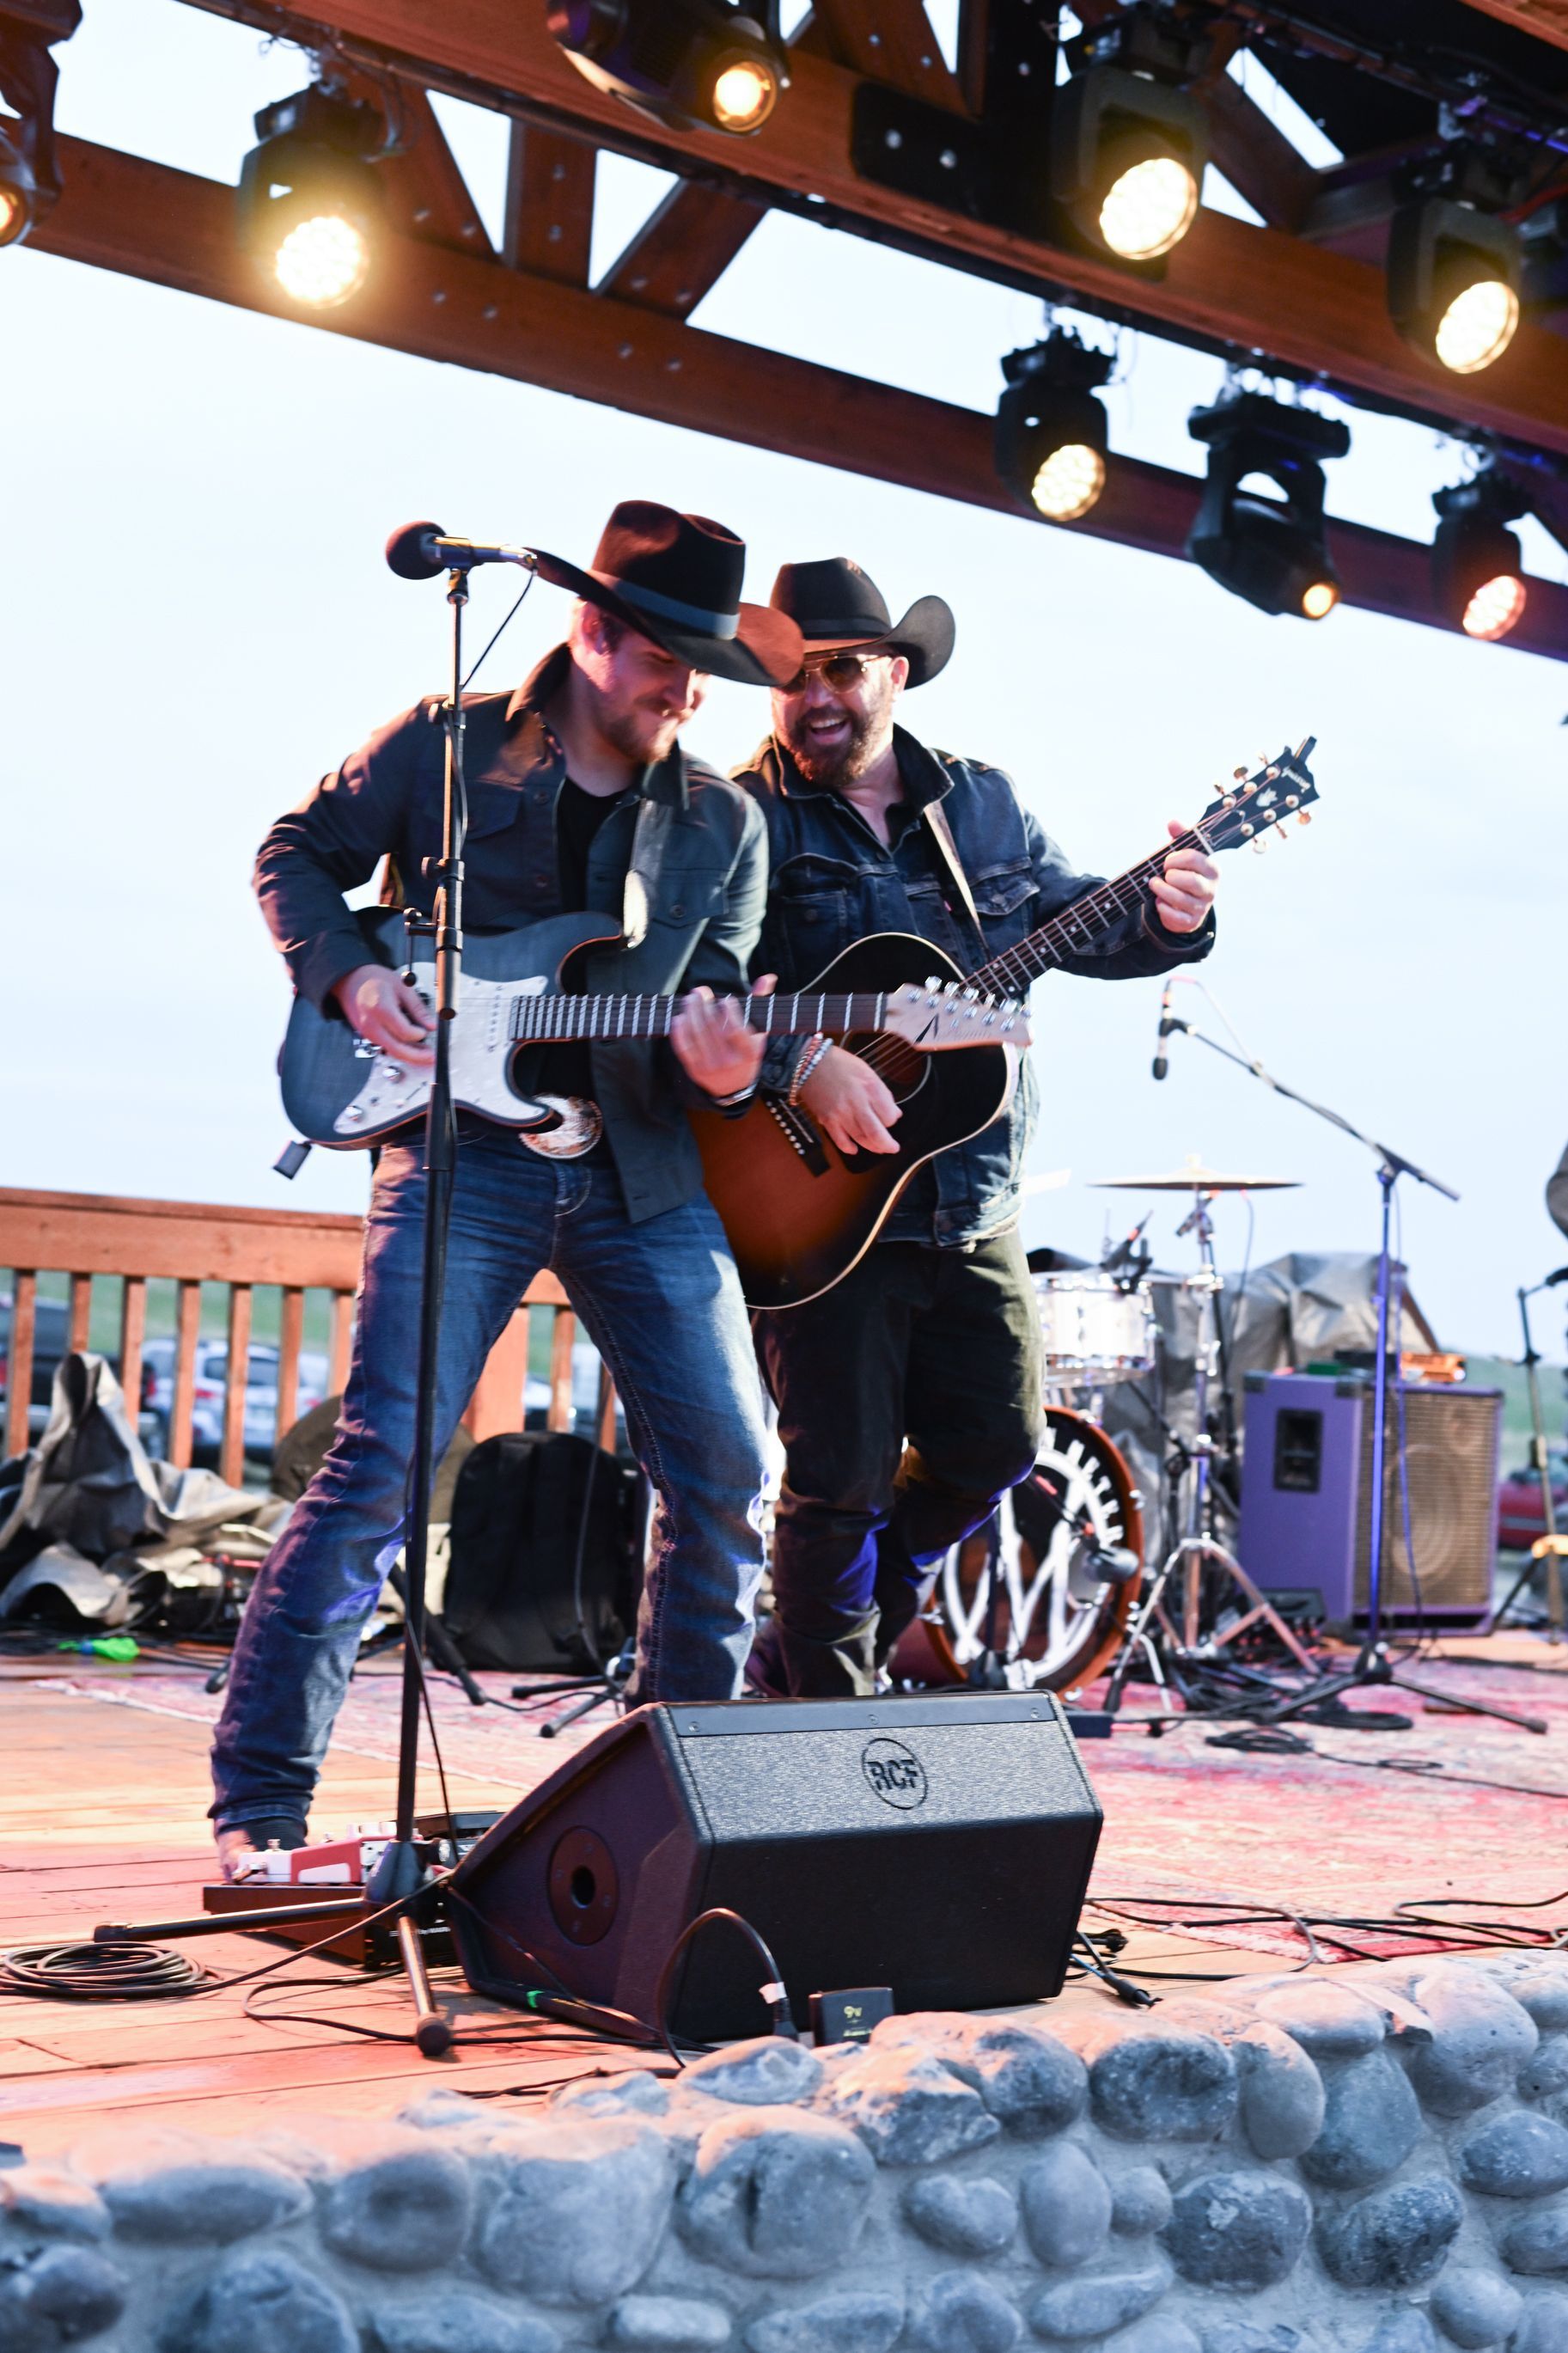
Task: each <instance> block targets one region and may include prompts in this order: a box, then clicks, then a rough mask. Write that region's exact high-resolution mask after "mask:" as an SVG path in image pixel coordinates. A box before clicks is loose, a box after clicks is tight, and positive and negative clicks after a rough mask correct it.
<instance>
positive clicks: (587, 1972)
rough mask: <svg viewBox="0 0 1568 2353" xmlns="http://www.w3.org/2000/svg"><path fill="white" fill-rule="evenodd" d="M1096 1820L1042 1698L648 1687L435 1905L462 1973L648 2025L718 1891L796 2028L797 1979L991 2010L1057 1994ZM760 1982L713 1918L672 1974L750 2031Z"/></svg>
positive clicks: (758, 2019)
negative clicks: (642, 1703)
mask: <svg viewBox="0 0 1568 2353" xmlns="http://www.w3.org/2000/svg"><path fill="white" fill-rule="evenodd" d="M1099 1835H1100V1807H1099V1805H1098V1804H1097V1803H1096V1800H1095V1797H1094V1792H1093V1791H1092V1789H1091V1788H1089V1782H1088V1780H1087V1778H1085V1775H1084V1770H1083V1767H1082V1765H1081V1764H1080V1763H1079V1757H1078V1750H1077V1747H1076V1746H1075V1744H1074V1741H1073V1736H1072V1734H1071V1733H1070V1732H1069V1731H1068V1727H1067V1725H1066V1722H1065V1721H1064V1719H1063V1716H1062V1713H1061V1709H1060V1707H1059V1705H1058V1703H1057V1702H1056V1701H1055V1700H1054V1699H1053V1698H1052V1696H1051V1694H1049V1693H1048V1692H1030V1693H1011V1692H994V1693H993V1692H984V1693H980V1692H974V1693H968V1692H965V1693H952V1694H944V1693H926V1694H920V1695H918V1696H916V1697H913V1698H908V1699H905V1698H899V1699H877V1700H866V1701H861V1700H830V1701H820V1700H766V1701H761V1700H749V1701H737V1702H734V1703H724V1702H717V1701H710V1702H706V1703H704V1704H700V1705H689V1706H683V1707H675V1706H670V1705H666V1704H659V1705H655V1706H651V1707H641V1708H637V1709H636V1710H635V1711H634V1712H633V1713H632V1714H631V1715H628V1716H626V1718H625V1719H624V1721H623V1722H621V1723H620V1724H617V1725H615V1726H614V1727H613V1728H612V1729H611V1730H610V1731H608V1732H605V1733H602V1734H601V1735H600V1736H599V1738H598V1739H597V1740H595V1742H594V1743H593V1745H592V1746H590V1747H588V1748H585V1749H584V1750H583V1751H582V1753H581V1754H580V1755H579V1756H577V1757H574V1758H573V1759H572V1760H571V1761H570V1762H569V1763H568V1764H566V1765H564V1766H563V1767H562V1768H561V1769H560V1771H558V1772H557V1773H555V1774H553V1775H552V1777H551V1778H550V1779H549V1780H548V1781H546V1782H544V1783H543V1784H542V1786H541V1787H540V1788H537V1789H535V1790H533V1791H531V1794H530V1795H529V1796H528V1797H526V1798H524V1799H522V1800H521V1803H520V1804H519V1805H516V1806H514V1807H513V1808H512V1810H511V1811H510V1813H509V1814H506V1815H503V1816H502V1818H501V1820H500V1821H499V1822H497V1823H496V1824H495V1826H494V1828H493V1829H491V1830H489V1831H487V1832H486V1833H485V1835H484V1837H483V1838H482V1839H481V1840H480V1841H479V1843H478V1845H477V1846H475V1847H473V1848H472V1849H471V1850H470V1851H469V1852H468V1854H467V1855H466V1856H465V1857H464V1858H463V1861H462V1862H460V1863H459V1864H458V1868H457V1870H456V1871H455V1872H454V1873H453V1874H452V1877H451V1881H450V1883H449V1899H450V1900H449V1903H448V1906H447V1917H448V1918H449V1920H450V1921H451V1924H452V1933H453V1936H454V1939H455V1941H456V1943H457V1946H458V1954H459V1957H460V1958H461V1961H462V1965H463V1971H464V1974H465V1976H466V1977H467V1978H468V1982H469V1984H470V1985H471V1986H473V1987H474V1988H476V1989H477V1990H478V1991H479V1992H481V1993H486V1994H489V1995H490V1996H491V1997H492V1998H493V1999H495V2000H500V2001H505V2002H510V2003H515V2004H518V2005H525V2004H526V2002H527V1999H528V1994H529V1991H530V1989H532V1988H538V1987H541V1986H543V1987H546V1988H550V1987H561V1986H563V1987H565V1988H566V1989H568V1990H569V1991H570V1992H571V1993H573V1994H574V1995H576V1996H577V1997H578V1999H579V2000H585V2001H592V2002H597V2003H601V2004H607V2005H608V2006H610V2007H611V2008H613V2009H616V2010H628V2011H630V2012H631V2014H632V2015H633V2016H634V2017H637V2018H640V2019H642V2020H643V2021H645V2022H646V2023H647V2024H649V2025H651V2024H653V2023H654V2000H655V1992H656V1989H657V1987H658V1979H659V1973H660V1971H661V1969H662V1968H663V1966H664V1963H665V1959H666V1957H667V1956H668V1953H669V1951H670V1948H671V1947H672V1946H673V1945H674V1944H675V1942H676V1939H677V1938H678V1937H679V1935H680V1932H681V1930H682V1929H683V1928H685V1927H686V1926H688V1925H689V1923H690V1922H691V1921H692V1920H694V1919H695V1918H696V1917H697V1915H699V1913H701V1912H705V1911H708V1910H710V1908H712V1907H714V1906H716V1905H727V1906H728V1907H729V1908H730V1909H731V1910H732V1911H735V1912H739V1913H740V1914H742V1916H743V1917H744V1918H745V1919H747V1920H749V1921H750V1922H751V1924H752V1926H753V1927H754V1928H755V1929H756V1930H757V1931H758V1933H759V1935H761V1936H763V1937H764V1938H765V1939H766V1940H767V1943H768V1944H769V1946H770V1947H772V1950H773V1957H774V1958H775V1959H776V1961H777V1963H778V1967H779V1974H780V1977H781V1978H782V1979H783V1982H784V1989H785V1992H786V1993H787V1995H788V1998H789V2003H790V2008H791V2010H792V2012H793V2014H794V2017H795V2023H796V2024H797V2026H801V2027H804V2026H805V2024H806V2023H807V2021H808V2019H809V2016H810V2004H811V1998H812V1996H813V1995H814V1994H824V1993H832V1992H835V1991H837V1990H841V1989H844V1988H852V1987H859V1986H877V1987H888V1988H890V1989H891V1992H892V1999H893V2005H894V2007H895V2009H898V2010H999V2009H1005V2008H1009V2007H1011V2006H1012V2005H1014V2004H1016V2003H1020V2002H1029V2001H1037V2000H1040V1999H1041V1998H1042V1997H1043V1996H1046V1995H1049V1994H1055V1993H1058V1992H1059V1991H1060V1989H1061V1983H1062V1976H1063V1972H1064V1971H1065V1969H1066V1967H1067V1963H1068V1956H1069V1954H1070V1952H1071V1949H1072V1940H1073V1936H1074V1933H1075V1932H1076V1930H1077V1927H1078V1921H1079V1911H1080V1909H1081V1907H1082V1904H1083V1898H1084V1891H1085V1888H1086V1887H1087V1885H1088V1883H1089V1866H1090V1864H1091V1863H1092V1862H1093V1860H1094V1850H1095V1845H1096V1841H1098V1839H1099ZM758 1979H759V1969H758V1965H757V1962H756V1959H755V1957H754V1956H753V1954H752V1950H751V1948H750V1947H749V1946H748V1945H747V1944H746V1943H745V1942H744V1941H742V1938H741V1937H740V1936H738V1935H737V1934H736V1932H735V1930H734V1929H733V1928H732V1927H728V1926H723V1925H722V1924H715V1925H714V1926H712V1927H710V1928H709V1929H706V1930H704V1931H703V1932H702V1934H701V1935H700V1936H697V1937H696V1938H695V1939H693V1941H692V1943H691V1944H690V1945H689V1947H687V1951H686V1954H685V1956H684V1957H683V1960H682V1963H681V1966H680V1972H679V1976H678V1977H677V1978H675V1979H674V1981H673V1988H672V1999H671V2011H672V2019H673V2022H674V2024H675V2026H676V2027H677V2029H678V2030H679V2031H680V2032H681V2033H683V2034H686V2035H689V2036H690V2037H691V2038H692V2039H693V2040H695V2041H698V2042H721V2041H728V2040H730V2039H731V2038H732V2037H734V2036H738V2035H749V2034H758V2033H765V2032H766V2031H767V2030H768V2013H767V2011H766V2010H764V2008H763V2004H762V2002H761V2001H760V2000H759V1999H758V1994H757V1986H758Z"/></svg>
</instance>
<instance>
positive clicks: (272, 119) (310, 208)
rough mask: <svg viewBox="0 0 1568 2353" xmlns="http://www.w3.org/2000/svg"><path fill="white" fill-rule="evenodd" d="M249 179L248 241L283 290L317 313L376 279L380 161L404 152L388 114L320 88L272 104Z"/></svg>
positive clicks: (245, 179) (261, 123)
mask: <svg viewBox="0 0 1568 2353" xmlns="http://www.w3.org/2000/svg"><path fill="white" fill-rule="evenodd" d="M256 133H257V144H256V145H255V146H254V147H253V148H252V149H251V151H250V153H249V154H248V155H247V157H246V159H245V163H244V165H243V167H242V168H241V171H240V175H239V191H238V195H239V223H240V235H241V237H242V238H243V240H244V242H245V243H246V245H247V247H248V248H250V250H251V251H252V253H254V254H255V256H256V259H257V260H258V262H259V263H260V265H261V267H262V269H264V270H265V271H266V273H267V274H268V277H269V278H271V279H272V280H273V281H274V283H275V284H277V285H278V286H279V287H281V288H282V290H283V291H284V293H285V294H287V295H289V297H290V299H291V300H292V301H296V302H300V303H302V304H304V305H305V306H306V307H307V308H308V309H310V310H313V311H325V310H331V309H333V308H334V307H335V306H336V305H337V304H338V303H340V302H346V301H349V300H350V298H351V297H352V296H353V295H355V294H357V293H358V292H359V290H360V288H361V287H362V286H363V284H364V282H365V280H366V279H367V278H368V277H369V275H370V271H371V266H372V263H373V260H374V253H375V247H376V242H377V239H378V237H380V235H381V234H382V232H383V229H384V226H385V207H384V202H383V197H382V188H381V182H380V180H379V179H378V178H377V176H376V172H375V166H374V162H373V161H372V158H373V157H377V156H384V155H389V154H393V153H396V152H397V142H396V136H395V126H394V125H392V124H391V123H389V121H388V119H387V117H386V116H385V115H384V114H383V113H382V112H381V111H379V109H378V108H376V107H374V106H372V105H370V104H368V103H367V102H366V101H365V100H357V99H349V98H345V97H343V96H342V95H341V94H340V93H339V92H338V91H336V90H328V89H325V88H323V87H322V85H321V83H319V82H313V83H312V84H311V85H310V89H309V90H297V91H296V92H295V94H294V96H293V97H292V98H280V99H277V100H274V102H273V103H272V104H271V105H270V106H264V107H263V108H262V110H261V111H260V113H259V114H258V116H257V117H256Z"/></svg>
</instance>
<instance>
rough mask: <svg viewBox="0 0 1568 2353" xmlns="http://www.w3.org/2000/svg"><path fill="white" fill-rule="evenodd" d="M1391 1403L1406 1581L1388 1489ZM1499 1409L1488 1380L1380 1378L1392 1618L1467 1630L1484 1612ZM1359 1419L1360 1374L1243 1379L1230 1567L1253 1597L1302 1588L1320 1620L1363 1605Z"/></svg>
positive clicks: (1363, 1463)
mask: <svg viewBox="0 0 1568 2353" xmlns="http://www.w3.org/2000/svg"><path fill="white" fill-rule="evenodd" d="M1396 1390H1397V1394H1395V1391H1396ZM1401 1409H1403V1412H1404V1417H1405V1463H1406V1467H1407V1470H1408V1472H1409V1483H1410V1533H1411V1540H1412V1544H1413V1546H1414V1548H1415V1576H1414V1577H1412V1575H1411V1561H1410V1555H1409V1552H1408V1551H1407V1549H1406V1546H1405V1522H1404V1512H1403V1506H1402V1503H1401V1497H1400V1482H1399V1457H1398V1451H1397V1438H1398V1431H1399V1414H1400V1411H1401ZM1501 1415H1502V1392H1501V1390H1500V1389H1486V1388H1468V1387H1466V1386H1461V1385H1457V1384H1449V1383H1446V1382H1445V1383H1426V1382H1422V1381H1400V1382H1398V1383H1397V1384H1394V1385H1393V1386H1391V1388H1390V1390H1389V1398H1388V1430H1387V1440H1386V1444H1387V1456H1386V1460H1385V1461H1384V1529H1385V1549H1384V1573H1383V1614H1384V1618H1385V1619H1388V1620H1392V1621H1393V1622H1394V1623H1395V1624H1405V1625H1415V1623H1416V1622H1417V1621H1420V1622H1423V1623H1425V1624H1427V1625H1447V1626H1473V1625H1475V1624H1477V1623H1478V1622H1479V1620H1481V1619H1483V1618H1484V1617H1485V1616H1486V1614H1487V1612H1488V1610H1489V1609H1490V1607H1491V1588H1492V1570H1493V1567H1494V1564H1495V1560H1496V1523H1497V1472H1498V1440H1499V1430H1500V1421H1501ZM1372 1424H1373V1393H1372V1383H1371V1381H1370V1379H1363V1378H1356V1377H1334V1376H1332V1375H1327V1374H1314V1373H1248V1374H1247V1380H1246V1432H1247V1449H1246V1454H1245V1457H1244V1462H1243V1471H1242V1485H1241V1525H1240V1527H1239V1530H1238V1532H1237V1550H1238V1552H1239V1555H1240V1557H1241V1560H1242V1563H1243V1566H1244V1567H1246V1568H1247V1571H1248V1573H1249V1575H1250V1576H1252V1577H1254V1578H1255V1579H1256V1581H1257V1582H1258V1585H1260V1586H1261V1587H1262V1588H1263V1590H1264V1591H1265V1592H1266V1593H1277V1592H1279V1590H1280V1589H1281V1588H1292V1587H1293V1588H1302V1587H1307V1588H1312V1587H1315V1588H1317V1590H1318V1591H1319V1592H1320V1593H1321V1595H1322V1598H1323V1607H1324V1610H1325V1613H1326V1615H1327V1616H1328V1618H1329V1619H1330V1620H1339V1621H1343V1622H1347V1623H1348V1622H1349V1621H1350V1620H1353V1619H1355V1618H1357V1617H1362V1618H1364V1617H1365V1615H1366V1608H1367V1582H1368V1569H1369V1566H1370V1561H1371V1553H1372Z"/></svg>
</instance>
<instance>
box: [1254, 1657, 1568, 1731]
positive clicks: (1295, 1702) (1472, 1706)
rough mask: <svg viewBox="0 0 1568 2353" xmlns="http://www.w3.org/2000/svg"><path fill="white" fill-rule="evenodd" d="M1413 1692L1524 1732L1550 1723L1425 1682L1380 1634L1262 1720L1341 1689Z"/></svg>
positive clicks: (1273, 1720) (1279, 1717) (1277, 1720)
mask: <svg viewBox="0 0 1568 2353" xmlns="http://www.w3.org/2000/svg"><path fill="white" fill-rule="evenodd" d="M1387 1689H1393V1690H1395V1691H1404V1692H1410V1693H1412V1694H1414V1696H1415V1698H1417V1699H1428V1700H1436V1702H1437V1704H1438V1705H1439V1706H1441V1707H1444V1708H1455V1709H1458V1711H1459V1712H1460V1713H1461V1714H1463V1715H1490V1716H1495V1717H1496V1719H1497V1721H1498V1722H1499V1723H1500V1724H1517V1725H1519V1727H1520V1729H1521V1731H1523V1732H1537V1733H1540V1734H1542V1736H1544V1735H1545V1733H1546V1730H1547V1726H1546V1725H1544V1724H1543V1723H1542V1719H1541V1718H1540V1716H1538V1715H1519V1714H1518V1712H1517V1711H1516V1710H1515V1709H1513V1708H1511V1707H1498V1706H1495V1705H1493V1704H1490V1703H1489V1702H1488V1701H1486V1700H1479V1699H1462V1698H1460V1697H1459V1696H1458V1694H1456V1693H1454V1692H1447V1691H1442V1690H1440V1689H1439V1688H1438V1686H1437V1685H1436V1683H1425V1682H1423V1681H1422V1679H1421V1677H1420V1676H1419V1675H1407V1674H1405V1673H1403V1672H1401V1671H1400V1669H1399V1668H1398V1667H1396V1666H1395V1665H1394V1661H1393V1660H1392V1659H1391V1658H1390V1656H1389V1653H1388V1645H1387V1643H1386V1642H1385V1641H1383V1640H1382V1639H1381V1638H1379V1639H1378V1640H1377V1641H1368V1642H1363V1645H1362V1648H1361V1651H1360V1652H1359V1653H1358V1655H1357V1658H1356V1662H1355V1664H1354V1666H1353V1667H1347V1668H1346V1669H1345V1671H1344V1672H1343V1673H1342V1674H1338V1675H1321V1676H1319V1677H1318V1678H1317V1680H1316V1681H1315V1682H1313V1683H1309V1684H1308V1685H1307V1686H1306V1688H1305V1690H1303V1691H1299V1692H1296V1693H1295V1694H1293V1695H1292V1696H1291V1697H1290V1698H1289V1699H1285V1700H1281V1701H1279V1704H1278V1705H1276V1706H1274V1707H1270V1708H1265V1709H1263V1710H1262V1711H1261V1712H1260V1713H1259V1715H1258V1719H1257V1720H1258V1723H1259V1724H1283V1723H1284V1722H1285V1721H1286V1719H1287V1718H1288V1717H1289V1716H1292V1715H1300V1713H1301V1710H1302V1709H1303V1708H1308V1707H1317V1706H1318V1705H1320V1704H1321V1703H1322V1702H1323V1701H1325V1700H1334V1699H1338V1697H1339V1695H1340V1694H1341V1693H1342V1692H1347V1691H1369V1690H1387Z"/></svg>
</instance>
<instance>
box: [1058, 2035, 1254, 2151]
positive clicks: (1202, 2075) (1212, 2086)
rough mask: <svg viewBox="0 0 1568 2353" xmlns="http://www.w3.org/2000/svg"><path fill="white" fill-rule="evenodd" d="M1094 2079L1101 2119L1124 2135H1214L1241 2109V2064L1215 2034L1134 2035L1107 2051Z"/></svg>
mask: <svg viewBox="0 0 1568 2353" xmlns="http://www.w3.org/2000/svg"><path fill="white" fill-rule="evenodd" d="M1089 2102H1090V2106H1091V2108H1092V2112H1093V2116H1094V2120H1095V2122H1096V2124H1098V2125H1099V2126H1100V2128H1101V2130H1102V2131H1104V2132H1108V2133H1110V2134H1111V2135H1112V2136H1113V2137H1115V2138H1116V2139H1118V2140H1214V2139H1217V2137H1219V2135H1220V2134H1221V2133H1222V2132H1224V2130H1225V2128H1226V2125H1228V2124H1229V2122H1230V2120H1231V2117H1232V2116H1234V2115H1235V2113H1236V2105H1237V2078H1236V2067H1235V2064H1234V2063H1233V2062H1232V2059H1231V2055H1230V2053H1229V2052H1228V2051H1227V2050H1226V2047H1225V2045H1224V2044H1223V2043H1222V2042H1217V2041H1216V2040H1215V2037H1214V2036H1213V2035H1211V2034H1194V2033H1191V2032H1186V2031H1181V2030H1179V2029H1178V2030H1176V2031H1172V2032H1164V2033H1163V2032H1161V2031H1159V2030H1158V2029H1152V2030H1150V2031H1145V2032H1142V2033H1132V2034H1129V2035H1128V2036H1126V2038H1125V2039H1124V2040H1123V2041H1121V2042H1112V2043H1110V2045H1109V2046H1108V2047H1107V2048H1106V2049H1105V2050H1103V2051H1101V2052H1100V2055H1099V2057H1098V2058H1097V2059H1096V2060H1095V2063H1094V2064H1093V2066H1092V2067H1091V2068H1090V2069H1089Z"/></svg>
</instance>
